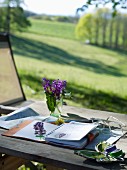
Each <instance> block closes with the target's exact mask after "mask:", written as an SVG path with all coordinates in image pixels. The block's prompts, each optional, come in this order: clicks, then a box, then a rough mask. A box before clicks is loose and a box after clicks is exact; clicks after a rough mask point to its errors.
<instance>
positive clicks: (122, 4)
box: [77, 0, 127, 16]
mask: <svg viewBox="0 0 127 170" xmlns="http://www.w3.org/2000/svg"><path fill="white" fill-rule="evenodd" d="M106 4H112V9H113V13H112V15H113V16H116V14H117V11H118V9H119V8H123V9H126V8H127V0H103V1H102V0H87V1H86V4H84V5H83V6H82V7H81V8H78V9H77V13H78V12H79V11H84V10H86V9H87V8H88V7H89V6H91V5H94V6H96V7H99V6H100V5H101V6H104V5H106Z"/></svg>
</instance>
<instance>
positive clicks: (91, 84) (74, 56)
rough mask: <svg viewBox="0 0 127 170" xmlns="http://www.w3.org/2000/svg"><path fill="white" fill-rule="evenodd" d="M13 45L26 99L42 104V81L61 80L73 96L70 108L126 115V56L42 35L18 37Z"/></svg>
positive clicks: (122, 53) (13, 38) (69, 101)
mask: <svg viewBox="0 0 127 170" xmlns="http://www.w3.org/2000/svg"><path fill="white" fill-rule="evenodd" d="M12 44H13V52H14V57H15V60H16V65H17V68H18V72H19V74H20V78H21V81H22V84H23V89H24V91H25V94H26V96H27V98H28V99H30V98H34V99H38V100H44V93H43V90H42V86H41V81H42V78H43V77H46V78H48V79H51V80H53V79H62V80H67V82H68V85H67V87H68V89H69V91H72V94H73V97H72V99H71V100H68V101H67V103H68V104H69V105H74V106H80V107H86V108H93V109H98V110H108V111H114V112H121V113H127V107H126V102H127V86H126V84H127V67H126V62H127V54H126V53H124V52H119V51H113V50H108V49H103V48H101V47H95V46H91V45H85V44H84V43H80V42H78V41H75V40H72V39H67V38H66V39H65V38H64V39H63V38H60V37H57V36H56V37H51V36H45V35H43V34H41V33H39V34H34V33H22V34H20V35H18V34H17V36H13V37H12ZM33 47H34V48H33Z"/></svg>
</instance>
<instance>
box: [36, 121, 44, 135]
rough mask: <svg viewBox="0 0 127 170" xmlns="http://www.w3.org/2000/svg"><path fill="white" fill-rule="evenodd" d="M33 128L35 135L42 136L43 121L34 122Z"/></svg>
mask: <svg viewBox="0 0 127 170" xmlns="http://www.w3.org/2000/svg"><path fill="white" fill-rule="evenodd" d="M34 130H35V135H36V136H38V137H42V136H43V135H44V134H45V133H46V130H45V129H44V124H43V122H37V123H36V124H34Z"/></svg>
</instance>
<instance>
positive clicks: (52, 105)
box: [46, 94, 56, 112]
mask: <svg viewBox="0 0 127 170" xmlns="http://www.w3.org/2000/svg"><path fill="white" fill-rule="evenodd" d="M46 98H47V106H48V109H49V110H50V111H51V112H54V111H55V107H56V98H55V97H54V96H53V95H49V94H46Z"/></svg>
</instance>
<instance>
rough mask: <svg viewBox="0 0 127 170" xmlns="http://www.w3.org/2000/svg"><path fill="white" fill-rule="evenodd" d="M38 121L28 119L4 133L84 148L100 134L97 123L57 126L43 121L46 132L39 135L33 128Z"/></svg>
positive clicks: (75, 123) (74, 123) (5, 134)
mask: <svg viewBox="0 0 127 170" xmlns="http://www.w3.org/2000/svg"><path fill="white" fill-rule="evenodd" d="M37 122H38V121H37V120H26V121H24V122H23V123H21V124H20V125H18V126H15V127H13V128H12V129H10V130H8V131H6V132H5V133H3V134H2V135H4V136H11V137H18V138H23V139H24V138H25V139H28V140H33V141H38V142H44V143H51V144H54V145H59V146H65V147H69V148H75V149H82V148H84V147H85V146H86V145H87V144H88V143H89V142H90V141H91V140H93V139H94V138H95V136H97V134H98V132H97V131H96V130H95V128H96V127H97V124H94V123H79V122H70V123H65V124H62V125H61V126H57V125H54V124H52V123H48V122H43V126H44V129H45V130H46V133H45V134H44V135H43V136H42V137H37V136H36V135H35V130H34V128H33V127H34V125H35V124H36V123H37Z"/></svg>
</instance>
